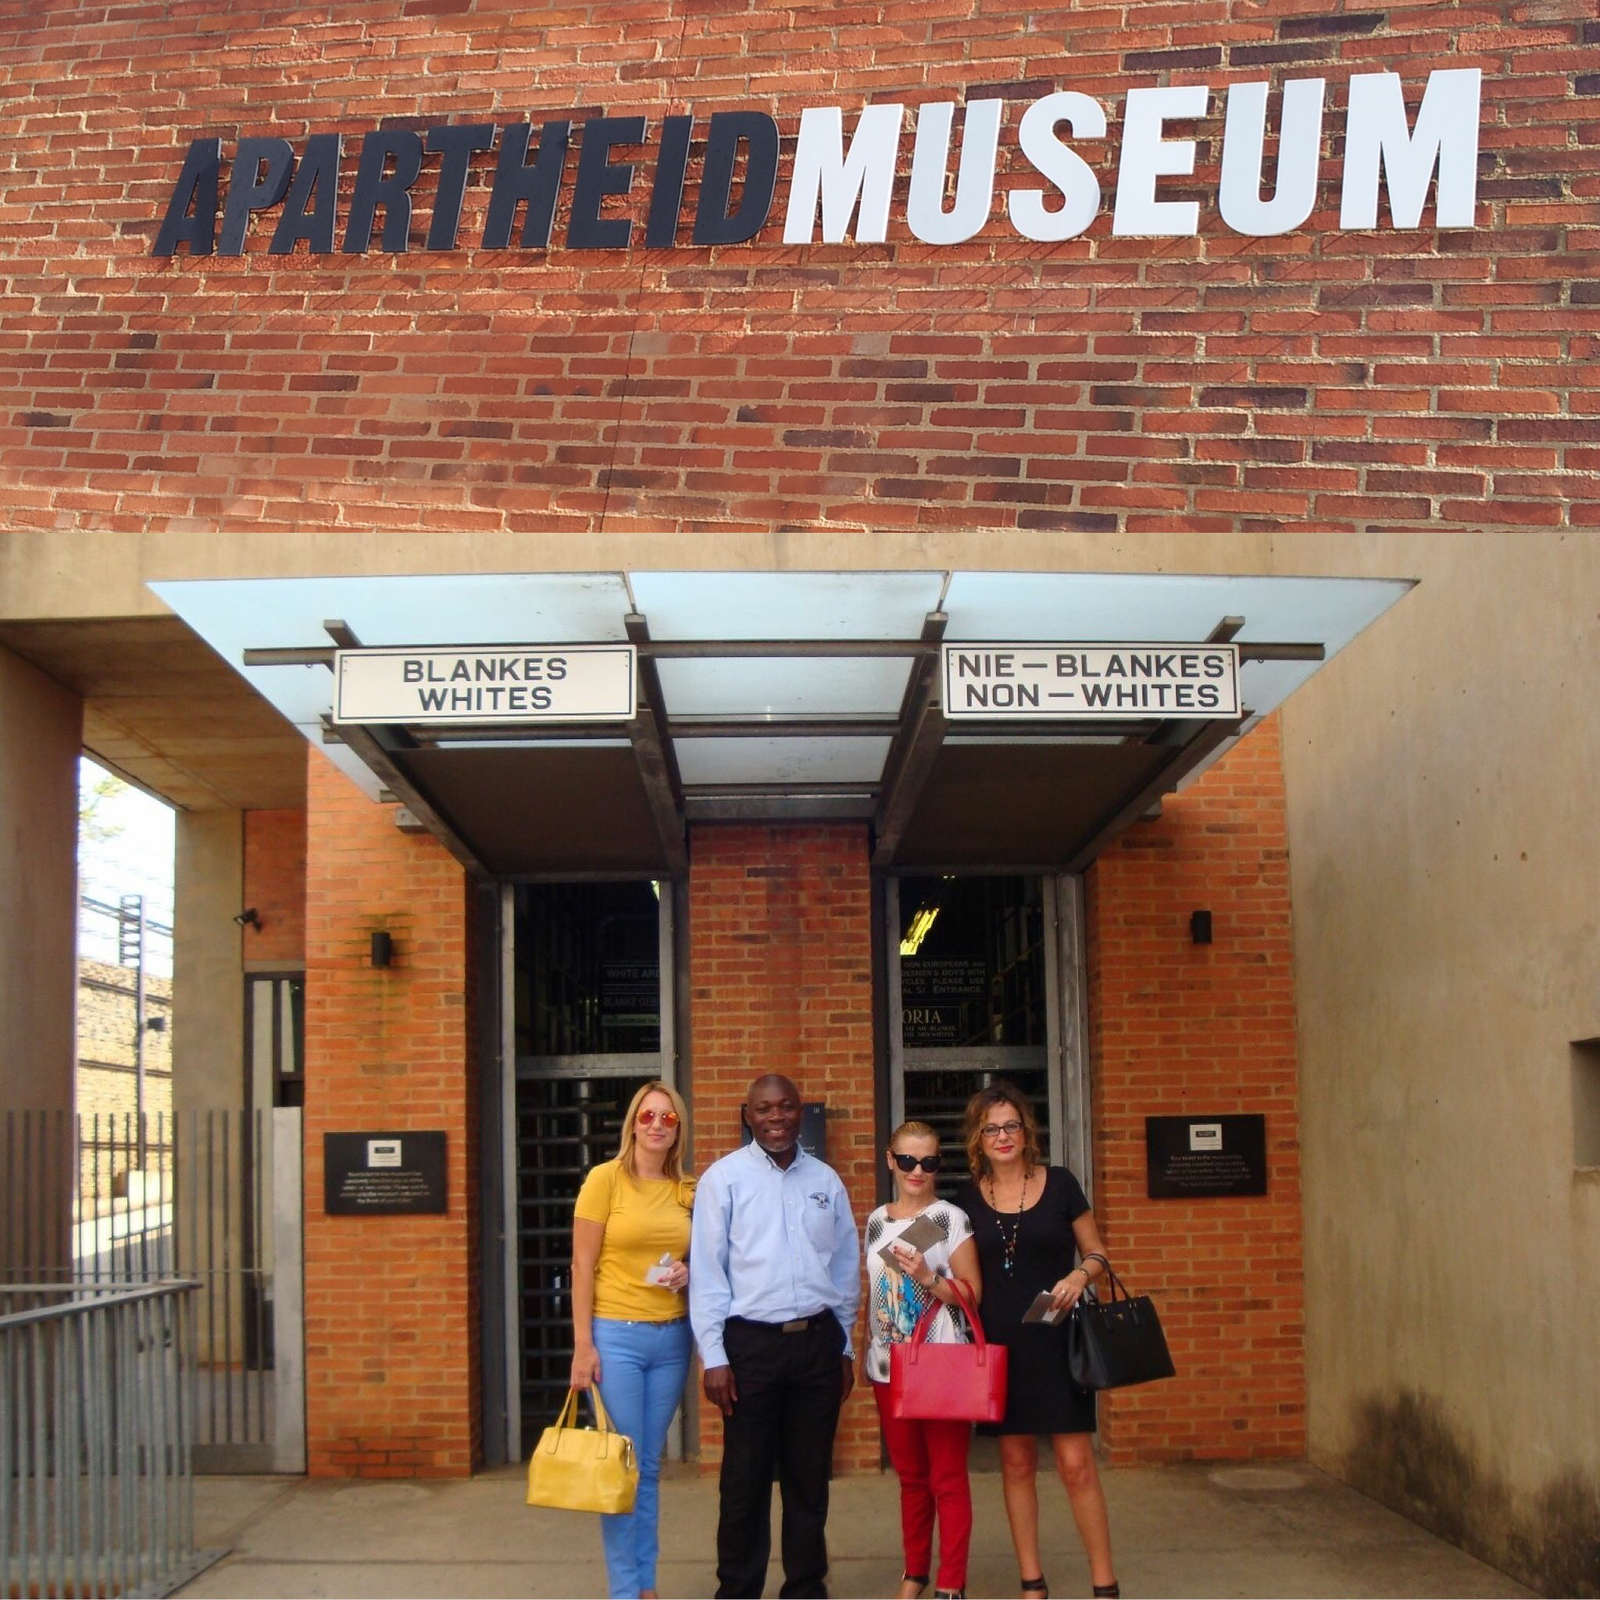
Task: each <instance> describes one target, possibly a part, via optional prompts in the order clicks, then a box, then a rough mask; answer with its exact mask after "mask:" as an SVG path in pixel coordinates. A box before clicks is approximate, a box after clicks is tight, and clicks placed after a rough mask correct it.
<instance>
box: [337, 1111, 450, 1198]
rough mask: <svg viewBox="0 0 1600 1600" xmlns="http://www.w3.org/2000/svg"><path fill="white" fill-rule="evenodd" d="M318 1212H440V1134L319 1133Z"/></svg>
mask: <svg viewBox="0 0 1600 1600" xmlns="http://www.w3.org/2000/svg"><path fill="white" fill-rule="evenodd" d="M322 1209H323V1210H324V1211H326V1212H327V1213H328V1214H329V1215H330V1216H337V1217H394V1216H410V1215H414V1214H416V1213H419V1212H438V1211H443V1210H445V1209H446V1201H445V1136H444V1135H443V1134H442V1133H409V1132H408V1133H325V1134H323V1136H322Z"/></svg>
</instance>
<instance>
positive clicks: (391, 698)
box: [333, 644, 638, 725]
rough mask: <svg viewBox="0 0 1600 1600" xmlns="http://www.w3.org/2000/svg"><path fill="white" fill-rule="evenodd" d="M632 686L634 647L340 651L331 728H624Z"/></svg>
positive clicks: (633, 693) (633, 701) (630, 709)
mask: <svg viewBox="0 0 1600 1600" xmlns="http://www.w3.org/2000/svg"><path fill="white" fill-rule="evenodd" d="M637 682H638V672H637V652H636V651H635V650H634V647H633V646H632V645H631V644H565V645H532V644H530V645H502V646H500V647H498V648H496V649H480V648H477V647H470V648H464V649H453V650H439V649H415V650H411V649H374V650H336V651H335V652H334V657H333V683H334V694H333V720H334V721H335V722H395V723H426V724H434V725H437V724H442V723H454V724H463V723H465V724H472V723H495V722H626V721H628V720H629V719H630V718H631V717H632V716H633V714H634V711H635V709H636V706H637V700H638V692H637Z"/></svg>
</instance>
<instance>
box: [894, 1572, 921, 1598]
mask: <svg viewBox="0 0 1600 1600" xmlns="http://www.w3.org/2000/svg"><path fill="white" fill-rule="evenodd" d="M900 1581H901V1583H914V1584H916V1586H917V1595H918V1597H919V1600H920V1597H921V1594H922V1591H923V1590H924V1589H926V1588H927V1587H928V1574H927V1573H926V1572H902V1573H901V1574H900Z"/></svg>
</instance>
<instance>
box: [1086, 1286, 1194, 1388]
mask: <svg viewBox="0 0 1600 1600" xmlns="http://www.w3.org/2000/svg"><path fill="white" fill-rule="evenodd" d="M1096 1259H1097V1260H1099V1261H1102V1262H1104V1263H1105V1269H1106V1272H1105V1277H1106V1282H1107V1283H1108V1284H1110V1285H1111V1297H1110V1298H1109V1299H1107V1300H1100V1299H1097V1298H1096V1297H1095V1296H1094V1295H1092V1294H1087V1293H1086V1294H1084V1295H1082V1296H1081V1297H1080V1298H1079V1300H1078V1303H1077V1305H1075V1306H1074V1307H1073V1308H1072V1314H1071V1316H1069V1317H1068V1318H1067V1368H1068V1370H1069V1371H1070V1372H1071V1374H1072V1381H1073V1382H1074V1383H1075V1384H1077V1386H1078V1387H1079V1388H1080V1389H1125V1388H1127V1387H1128V1385H1129V1384H1134V1383H1150V1382H1152V1381H1154V1380H1155V1379H1156V1378H1171V1377H1174V1376H1175V1375H1176V1372H1177V1369H1176V1368H1175V1367H1174V1366H1173V1365H1172V1356H1171V1354H1170V1353H1169V1352H1168V1350H1167V1336H1166V1335H1165V1334H1164V1333H1163V1332H1162V1331H1161V1318H1160V1317H1158V1316H1157V1315H1156V1307H1155V1302H1154V1301H1153V1300H1152V1299H1151V1298H1150V1296H1149V1295H1147V1294H1140V1295H1130V1294H1129V1293H1128V1291H1127V1290H1126V1289H1125V1288H1124V1287H1123V1285H1122V1280H1121V1279H1120V1278H1119V1277H1118V1276H1117V1275H1116V1273H1114V1272H1113V1271H1112V1270H1111V1263H1110V1262H1109V1261H1106V1260H1105V1257H1104V1256H1099V1257H1096Z"/></svg>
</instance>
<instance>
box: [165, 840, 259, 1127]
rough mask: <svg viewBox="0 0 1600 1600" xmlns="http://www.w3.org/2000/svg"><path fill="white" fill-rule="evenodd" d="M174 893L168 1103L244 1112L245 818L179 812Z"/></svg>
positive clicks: (184, 1108)
mask: <svg viewBox="0 0 1600 1600" xmlns="http://www.w3.org/2000/svg"><path fill="white" fill-rule="evenodd" d="M177 846H178V848H177V873H176V880H177V881H176V885H175V889H174V911H173V924H172V926H173V943H172V991H173V1002H174V1014H173V1024H172V1103H173V1108H174V1109H175V1110H178V1111H215V1110H229V1109H242V1108H243V1106H244V975H243V970H242V954H241V945H242V942H243V930H242V929H241V928H240V927H239V924H238V923H237V922H235V921H234V920H233V919H234V918H235V917H236V916H237V915H238V914H239V912H241V911H242V910H243V909H244V905H245V902H244V814H243V813H242V812H239V811H180V812H179V813H178V827H177Z"/></svg>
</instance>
